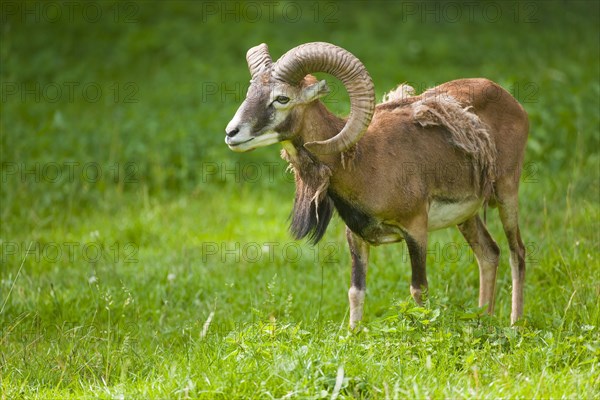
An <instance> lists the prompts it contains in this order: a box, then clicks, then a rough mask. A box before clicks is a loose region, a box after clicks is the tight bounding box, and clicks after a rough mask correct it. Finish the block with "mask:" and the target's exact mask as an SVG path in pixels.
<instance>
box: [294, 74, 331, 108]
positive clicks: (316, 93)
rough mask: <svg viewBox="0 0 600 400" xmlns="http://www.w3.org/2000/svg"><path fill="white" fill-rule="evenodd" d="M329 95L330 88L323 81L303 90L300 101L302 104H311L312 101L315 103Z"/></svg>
mask: <svg viewBox="0 0 600 400" xmlns="http://www.w3.org/2000/svg"><path fill="white" fill-rule="evenodd" d="M328 93H329V86H327V82H326V81H325V80H322V81H319V82H317V83H313V84H312V85H310V86H307V87H305V88H304V89H302V93H300V98H299V101H300V103H310V102H311V101H315V100H317V99H319V98H321V97H323V96H325V95H327V94H328Z"/></svg>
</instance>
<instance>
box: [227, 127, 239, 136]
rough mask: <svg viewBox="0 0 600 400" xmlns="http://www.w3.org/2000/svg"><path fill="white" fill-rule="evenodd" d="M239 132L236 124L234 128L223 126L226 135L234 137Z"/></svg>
mask: <svg viewBox="0 0 600 400" xmlns="http://www.w3.org/2000/svg"><path fill="white" fill-rule="evenodd" d="M239 132H240V129H239V128H238V127H237V126H236V127H235V128H230V127H227V128H225V135H226V136H227V137H234V136H235V135H237V134H238V133H239Z"/></svg>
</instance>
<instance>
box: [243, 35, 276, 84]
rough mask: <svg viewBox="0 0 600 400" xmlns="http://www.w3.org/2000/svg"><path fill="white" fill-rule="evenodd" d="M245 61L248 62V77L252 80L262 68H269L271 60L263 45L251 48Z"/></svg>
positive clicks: (271, 63) (266, 48)
mask: <svg viewBox="0 0 600 400" xmlns="http://www.w3.org/2000/svg"><path fill="white" fill-rule="evenodd" d="M246 61H248V69H249V70H250V75H251V76H252V78H254V77H255V76H256V75H257V74H258V73H259V72H260V71H262V70H263V69H264V68H271V66H272V65H273V60H271V56H270V55H269V48H268V47H267V45H266V44H265V43H262V44H259V45H258V46H254V47H252V48H251V49H250V50H248V52H247V53H246Z"/></svg>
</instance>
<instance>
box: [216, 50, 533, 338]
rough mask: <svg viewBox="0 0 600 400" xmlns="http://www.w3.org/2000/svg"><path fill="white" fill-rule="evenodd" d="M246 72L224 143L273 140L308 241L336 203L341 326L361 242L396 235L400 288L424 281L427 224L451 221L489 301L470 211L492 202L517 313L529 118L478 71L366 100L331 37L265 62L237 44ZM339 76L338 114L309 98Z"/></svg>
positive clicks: (483, 241) (359, 298)
mask: <svg viewBox="0 0 600 400" xmlns="http://www.w3.org/2000/svg"><path fill="white" fill-rule="evenodd" d="M246 59H247V62H248V67H249V69H250V73H251V76H252V79H251V81H250V86H249V88H248V93H247V95H246V99H245V100H244V102H243V103H242V104H241V106H240V107H239V109H238V110H237V112H236V113H235V116H234V117H233V119H232V120H231V121H230V122H229V124H228V125H227V127H226V138H225V142H226V143H227V145H228V146H229V148H230V149H231V150H233V151H237V152H243V151H248V150H252V149H255V148H257V147H262V146H267V145H270V144H274V143H281V144H282V146H283V150H282V157H283V158H284V159H285V160H287V161H289V163H290V165H291V167H292V169H293V171H294V173H295V182H296V195H295V200H294V206H293V211H292V217H291V226H290V230H291V232H292V234H293V236H294V237H295V238H296V239H300V238H304V237H308V238H309V239H310V240H311V241H312V242H313V243H317V242H318V241H319V240H320V239H321V237H322V236H323V234H324V233H325V230H326V229H327V225H328V224H329V221H330V219H331V216H332V214H333V210H334V209H335V210H337V212H338V214H339V215H340V216H341V218H342V220H343V221H344V223H345V224H346V236H347V240H348V244H349V247H350V253H351V257H352V273H351V286H350V289H349V291H348V297H349V301H350V327H351V328H355V327H356V326H357V325H358V323H359V322H360V321H361V319H362V314H363V304H364V298H365V289H366V274H367V263H368V257H369V248H370V246H372V245H380V244H384V243H394V242H400V241H402V240H404V241H406V244H407V247H408V251H409V255H410V263H411V269H412V271H411V272H412V279H411V284H410V292H411V295H412V297H413V298H414V300H415V301H416V302H417V303H418V304H422V300H423V297H424V295H425V291H426V290H427V276H426V254H427V235H428V232H429V231H433V230H437V229H441V228H446V227H449V226H453V225H457V226H458V229H459V230H460V232H461V233H462V235H463V236H464V238H465V239H466V241H467V242H468V243H469V245H470V246H471V248H472V249H473V253H474V254H475V256H476V258H477V262H478V265H479V272H480V289H479V306H480V307H487V311H488V312H490V313H491V312H493V309H494V297H495V285H496V271H497V268H498V262H499V256H500V249H499V247H498V245H497V244H496V242H495V241H494V239H493V238H492V237H491V236H490V234H489V232H488V230H487V229H486V226H485V224H484V221H482V219H481V217H480V215H479V214H480V211H481V210H482V209H484V210H485V208H486V207H497V208H498V210H499V215H500V220H501V222H502V226H503V228H504V233H505V234H506V237H507V239H508V245H509V248H510V265H511V273H512V312H511V322H512V323H514V322H515V321H517V320H518V319H519V318H520V317H521V316H522V313H523V285H524V279H525V247H524V245H523V241H522V239H521V235H520V231H519V224H518V189H519V179H520V173H521V169H522V164H523V157H524V149H525V145H526V141H527V135H528V129H529V122H528V118H527V114H526V112H525V111H524V109H523V108H522V107H521V105H520V104H519V103H518V102H517V101H516V100H515V99H514V98H513V97H512V96H511V95H510V94H509V93H508V92H507V91H505V90H504V89H502V88H501V87H500V86H498V85H497V84H495V83H494V82H491V81H489V80H487V79H481V78H478V79H459V80H455V81H451V82H448V83H444V84H442V85H440V86H437V87H435V88H432V89H429V90H427V91H425V92H424V93H422V94H421V95H415V94H414V90H413V89H412V88H411V87H410V86H407V85H401V86H399V87H398V88H397V89H395V90H394V91H392V92H390V93H389V94H387V95H386V96H384V101H383V102H382V103H381V104H378V105H376V104H375V91H374V87H373V81H372V80H371V77H370V76H369V74H368V72H367V70H366V68H365V67H364V65H363V64H362V63H361V62H360V60H358V59H357V58H356V57H355V56H354V55H352V54H351V53H350V52H348V51H346V50H344V49H342V48H340V47H337V46H335V45H332V44H329V43H322V42H316V43H307V44H303V45H300V46H298V47H295V48H293V49H292V50H290V51H288V52H287V53H286V54H284V55H283V56H282V57H281V58H280V59H279V60H278V61H277V62H275V63H273V62H272V59H271V56H270V55H269V51H268V48H267V45H266V44H261V45H259V46H256V47H253V48H251V49H250V50H248V53H247V55H246ZM316 72H324V73H328V74H330V75H333V76H334V77H336V78H338V79H339V80H340V81H341V82H342V83H343V84H344V86H345V88H346V90H347V92H348V96H349V98H350V115H349V117H348V118H347V119H342V118H339V117H337V116H335V115H333V114H332V113H331V112H329V111H328V110H327V108H326V107H325V106H324V105H323V103H322V102H321V101H320V100H319V98H321V97H323V96H325V95H326V94H327V93H328V92H329V89H328V86H327V83H326V81H325V80H321V81H318V80H317V79H316V78H315V77H314V76H312V75H310V74H311V73H316Z"/></svg>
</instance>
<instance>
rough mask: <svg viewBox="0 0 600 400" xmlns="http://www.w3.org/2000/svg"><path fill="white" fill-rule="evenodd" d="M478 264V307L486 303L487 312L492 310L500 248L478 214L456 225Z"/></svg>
mask: <svg viewBox="0 0 600 400" xmlns="http://www.w3.org/2000/svg"><path fill="white" fill-rule="evenodd" d="M458 229H459V230H460V232H461V233H462V234H463V236H464V237H465V239H466V240H467V242H468V243H469V245H470V246H471V248H472V249H473V253H475V257H477V264H479V307H483V306H485V305H487V311H488V313H490V314H491V313H493V312H494V297H495V291H496V271H497V269H498V260H499V259H500V248H499V247H498V245H497V244H496V242H495V241H494V239H493V238H492V236H491V235H490V233H489V232H488V230H487V228H486V227H485V225H484V224H483V221H481V218H480V217H479V215H476V216H474V217H473V218H471V219H468V220H466V221H465V222H463V223H462V224H460V225H459V226H458Z"/></svg>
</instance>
